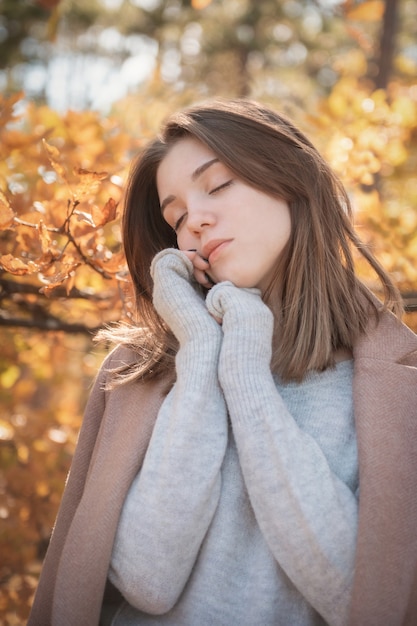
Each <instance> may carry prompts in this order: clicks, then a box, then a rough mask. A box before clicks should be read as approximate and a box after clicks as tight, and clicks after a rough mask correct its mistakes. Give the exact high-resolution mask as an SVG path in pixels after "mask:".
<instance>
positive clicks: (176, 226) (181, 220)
mask: <svg viewBox="0 0 417 626" xmlns="http://www.w3.org/2000/svg"><path fill="white" fill-rule="evenodd" d="M185 216H186V213H183V214H182V215H181V217H180V218H179V219H177V221H176V222H175V224H174V231H175V232H177V230H178V229H179V227H180V226H181V224H182V222H183V220H184V218H185Z"/></svg>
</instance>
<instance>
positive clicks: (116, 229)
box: [0, 0, 417, 625]
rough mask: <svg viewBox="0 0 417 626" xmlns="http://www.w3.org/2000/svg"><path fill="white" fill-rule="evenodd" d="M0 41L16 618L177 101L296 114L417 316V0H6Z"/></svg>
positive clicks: (4, 489) (7, 455) (0, 371)
mask: <svg viewBox="0 0 417 626" xmlns="http://www.w3.org/2000/svg"><path fill="white" fill-rule="evenodd" d="M0 43H1V45H0V91H1V95H0V153H1V154H0V156H1V158H0V346H1V351H0V401H1V405H0V406H1V408H0V411H1V412H0V471H1V473H0V554H1V559H0V623H1V624H4V625H14V624H24V623H25V621H26V618H27V615H28V612H29V607H30V603H31V601H32V597H33V592H34V589H35V587H36V583H37V577H38V574H39V570H40V563H41V561H42V559H43V556H44V554H45V550H46V547H47V545H48V539H49V536H50V532H51V528H52V525H53V521H54V518H55V515H56V511H57V507H58V504H59V501H60V497H61V494H62V490H63V486H64V482H65V478H66V474H67V472H68V469H69V465H70V461H71V457H72V454H73V450H74V446H75V443H76V439H77V435H78V430H79V427H80V424H81V420H82V414H83V410H84V406H85V402H86V399H87V397H88V393H89V389H90V386H91V383H92V381H93V379H94V376H95V374H96V372H97V369H98V367H99V365H100V363H101V361H102V359H103V358H104V355H105V354H106V351H107V350H108V346H101V345H98V344H96V343H94V342H93V337H94V334H95V332H96V330H97V329H98V328H100V327H101V326H102V325H103V324H108V323H111V322H115V321H118V320H128V319H129V317H130V316H131V302H130V285H129V281H128V277H127V273H126V268H125V264H124V258H123V254H122V252H121V245H120V226H119V219H120V207H121V201H122V195H123V185H124V181H125V179H126V174H127V171H128V167H129V163H130V161H131V159H132V157H133V156H134V155H135V154H136V153H137V152H138V151H139V150H140V148H141V146H142V145H143V144H144V142H146V141H147V140H148V139H149V138H150V137H151V136H153V134H154V133H155V132H156V131H157V129H158V127H159V125H160V123H161V121H162V120H163V119H164V118H165V117H166V116H167V115H168V114H169V113H170V112H171V111H172V110H175V109H178V108H179V107H182V106H185V105H187V104H190V103H192V102H195V101H199V100H204V99H206V98H209V97H213V96H225V97H229V96H245V97H250V98H254V99H258V100H262V101H263V102H265V103H267V104H269V105H271V106H272V107H274V108H275V109H277V110H279V111H281V112H284V113H286V114H288V115H290V116H291V117H292V118H293V119H294V120H295V122H296V123H297V124H298V125H299V126H301V128H302V129H303V130H304V131H305V132H306V133H307V134H308V135H309V137H310V138H311V139H312V140H313V142H314V143H315V144H316V145H317V147H318V148H319V149H320V150H321V151H322V153H323V154H324V156H325V157H326V158H327V160H328V161H329V162H330V163H331V164H332V166H333V167H334V169H335V170H336V171H337V173H338V174H339V176H340V177H341V178H342V180H343V182H344V183H345V185H346V187H347V188H348V190H349V193H350V195H351V198H352V202H353V206H354V209H355V217H356V222H357V227H358V229H359V231H360V234H361V236H362V238H363V239H364V240H365V241H366V243H367V244H368V245H369V246H371V247H372V249H373V251H374V253H375V254H376V255H377V257H378V258H379V259H380V260H381V262H382V263H383V264H384V266H385V267H386V268H387V269H388V270H389V271H390V272H391V274H392V276H393V278H394V279H395V280H396V282H397V283H398V285H399V287H400V289H401V292H402V294H403V297H404V301H405V304H406V311H407V313H406V315H405V321H406V323H407V324H409V326H410V327H411V328H413V329H414V330H417V313H416V311H417V262H416V258H417V183H416V171H417V3H416V0H386V1H385V2H384V1H382V0H364V1H362V2H356V1H354V0H346V1H345V2H341V1H340V2H339V1H338V0H255V1H250V0H167V1H163V0H31V1H29V0H19V1H17V2H16V1H15V0H0ZM358 268H359V271H361V272H362V275H363V277H364V279H365V280H366V281H367V282H368V283H369V285H370V286H371V287H373V288H374V287H375V285H374V280H375V277H374V276H372V275H370V274H369V273H367V272H368V270H365V268H363V267H361V264H360V261H359V260H358Z"/></svg>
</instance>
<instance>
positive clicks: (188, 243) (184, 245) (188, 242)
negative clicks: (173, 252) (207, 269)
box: [177, 232, 196, 250]
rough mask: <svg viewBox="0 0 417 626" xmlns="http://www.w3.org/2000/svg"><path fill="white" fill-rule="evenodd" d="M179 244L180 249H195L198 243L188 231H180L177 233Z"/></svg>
mask: <svg viewBox="0 0 417 626" xmlns="http://www.w3.org/2000/svg"><path fill="white" fill-rule="evenodd" d="M177 245H178V248H179V250H195V249H196V244H195V241H193V240H192V237H191V236H190V235H189V234H187V233H186V232H180V233H178V235H177Z"/></svg>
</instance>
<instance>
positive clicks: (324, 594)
mask: <svg viewBox="0 0 417 626" xmlns="http://www.w3.org/2000/svg"><path fill="white" fill-rule="evenodd" d="M152 271H153V277H154V282H155V292H154V303H155V306H156V308H157V310H158V311H159V313H160V314H161V316H162V317H163V318H164V319H165V321H166V322H167V323H168V324H169V325H170V326H171V328H172V330H173V332H174V333H175V334H176V336H177V337H178V339H179V342H180V349H179V351H178V354H177V360H176V369H177V382H176V384H175V385H174V387H173V389H172V390H171V392H170V393H169V395H168V396H167V398H166V400H165V401H164V403H163V405H162V407H161V409H160V412H159V415H158V419H157V422H156V425H155V428H154V432H153V436H152V439H151V442H150V445H149V448H148V451H147V454H146V457H145V461H144V464H143V466H142V469H141V471H140V473H139V474H138V475H137V477H136V479H135V480H134V482H133V483H132V486H131V488H130V491H129V493H128V496H127V499H126V501H125V505H124V508H123V511H122V515H121V518H120V522H119V527H118V532H117V535H116V539H115V543H114V547H113V555H112V561H111V567H110V572H109V576H110V579H111V580H112V582H113V584H115V586H116V587H118V589H119V590H120V591H121V592H122V594H123V596H124V597H125V599H126V602H125V603H124V604H123V605H122V606H121V607H120V609H119V611H118V613H117V615H116V616H115V617H114V619H113V622H112V623H113V624H114V626H129V625H132V626H133V625H135V624H149V625H151V624H166V625H176V626H197V625H198V626H208V625H218V626H231V625H233V624H240V625H241V626H256V625H259V626H269V625H270V626H277V625H282V626H311V625H316V624H324V623H328V624H331V625H335V626H338V625H340V626H342V625H343V624H345V622H346V619H347V612H348V606H349V600H350V589H351V581H352V576H353V559H354V549H355V539H356V525H357V491H358V473H357V471H358V470H357V450H356V438H355V430H354V421H353V412H352V370H353V367H352V362H351V361H345V362H342V363H340V364H338V365H337V367H336V368H334V369H329V370H327V371H325V372H322V373H317V372H311V373H310V374H308V375H307V377H306V378H305V379H304V381H303V382H302V383H300V384H296V383H290V384H283V383H282V382H281V381H279V380H276V379H274V377H273V376H272V374H271V371H270V367H269V363H270V358H271V339H272V327H273V319H272V314H271V312H270V311H269V309H268V308H267V307H266V305H265V304H264V303H263V302H262V300H261V298H260V294H259V292H258V291H257V290H247V289H238V288H236V287H235V286H233V285H232V284H231V283H220V284H219V285H216V286H215V287H214V288H213V289H211V291H210V292H209V295H208V298H207V301H206V302H204V301H202V300H201V299H200V297H199V296H198V295H197V293H196V291H195V290H194V288H192V286H191V284H190V277H191V274H192V266H191V264H190V263H188V260H187V259H186V258H185V257H184V255H182V254H181V253H179V252H172V251H164V252H163V253H161V254H160V255H158V256H157V257H156V259H155V260H154V263H153V267H152ZM208 311H210V313H211V314H212V315H214V316H215V317H216V318H217V319H219V320H221V321H222V325H221V326H220V325H219V324H218V323H217V322H215V321H214V319H213V317H212V316H211V315H210V314H209V313H208Z"/></svg>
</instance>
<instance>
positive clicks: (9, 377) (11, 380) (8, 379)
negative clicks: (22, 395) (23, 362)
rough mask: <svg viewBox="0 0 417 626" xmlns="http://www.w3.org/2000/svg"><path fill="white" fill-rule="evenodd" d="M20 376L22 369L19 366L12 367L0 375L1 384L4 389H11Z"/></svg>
mask: <svg viewBox="0 0 417 626" xmlns="http://www.w3.org/2000/svg"><path fill="white" fill-rule="evenodd" d="M19 376H20V368H19V367H17V365H11V366H10V367H8V368H7V370H6V371H4V372H2V374H1V375H0V382H1V384H2V387H3V388H4V389H10V388H11V387H13V385H14V384H15V382H16V381H17V379H18V378H19Z"/></svg>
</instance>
